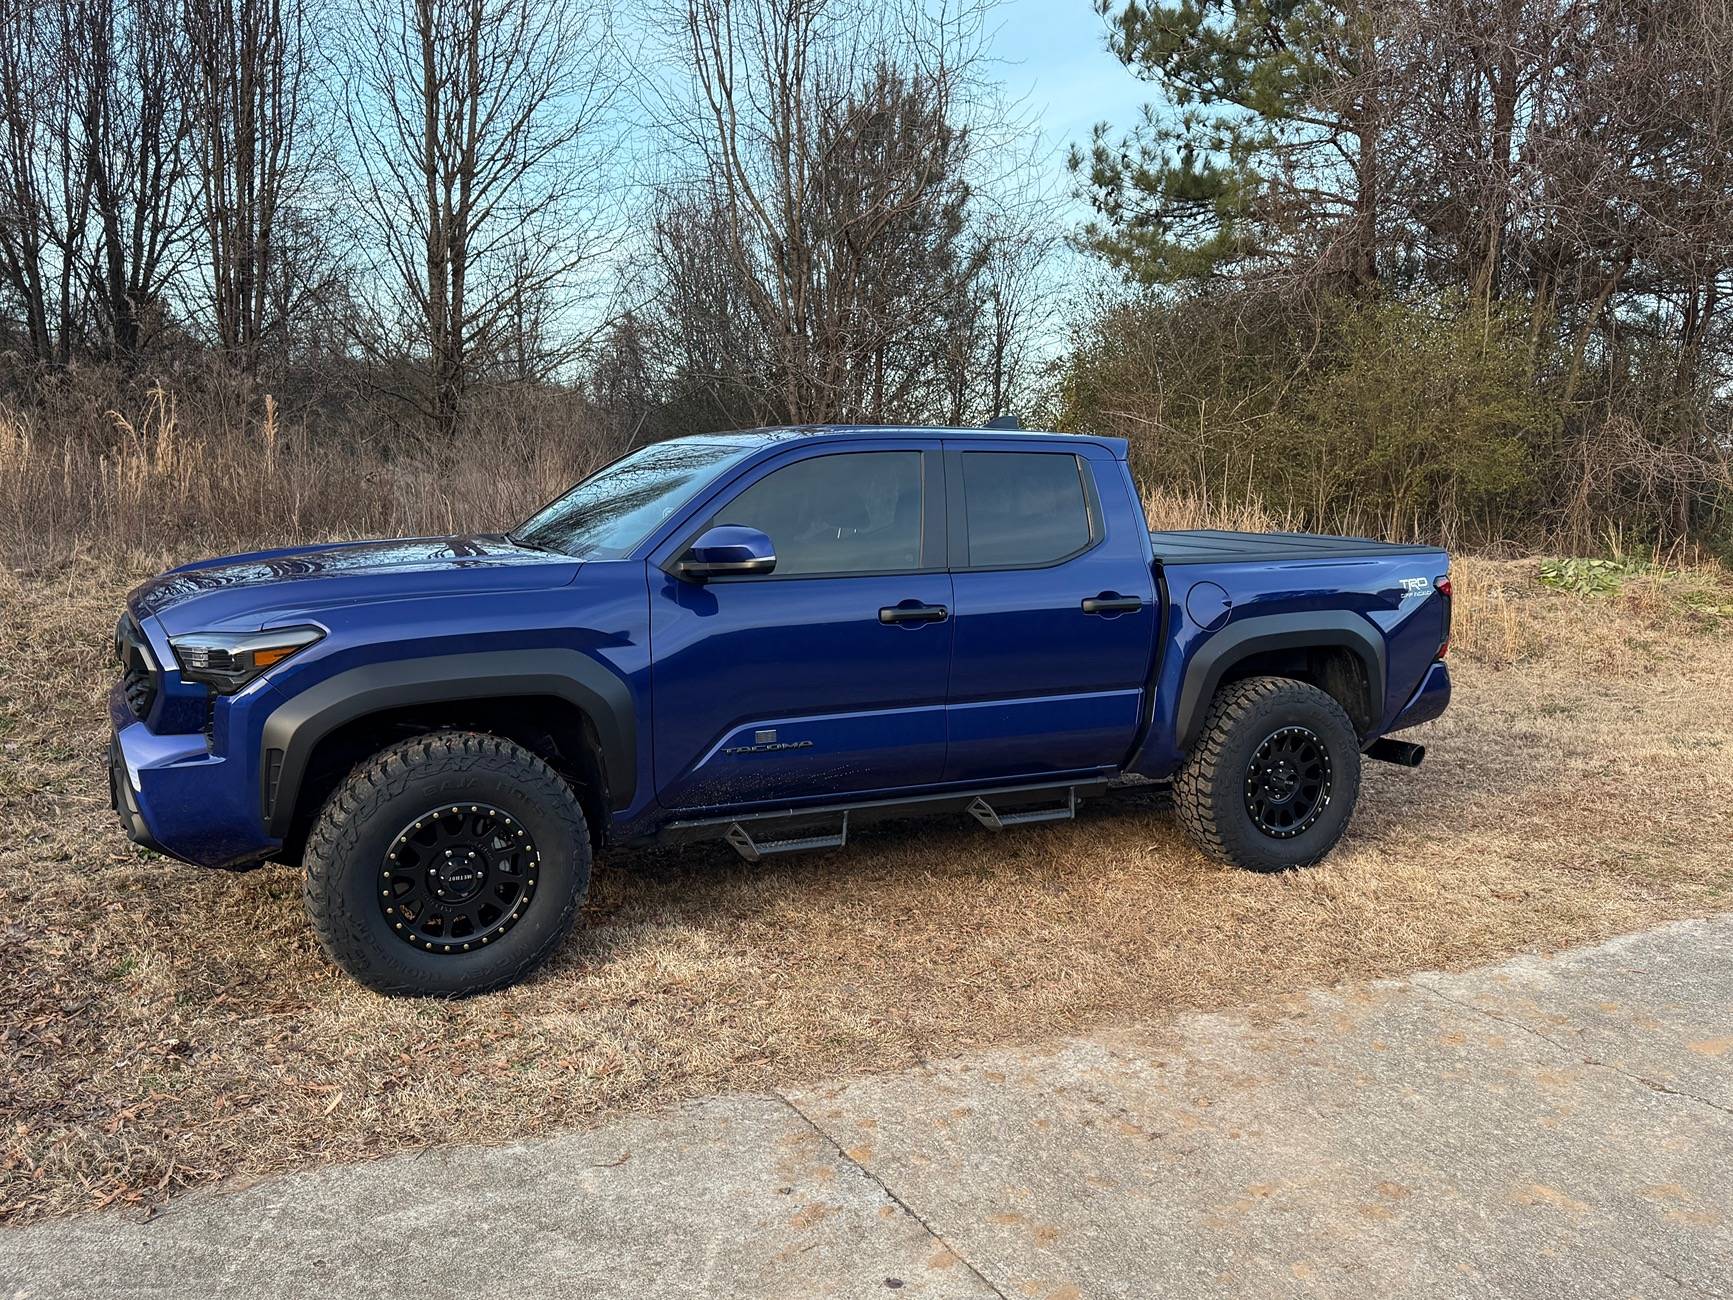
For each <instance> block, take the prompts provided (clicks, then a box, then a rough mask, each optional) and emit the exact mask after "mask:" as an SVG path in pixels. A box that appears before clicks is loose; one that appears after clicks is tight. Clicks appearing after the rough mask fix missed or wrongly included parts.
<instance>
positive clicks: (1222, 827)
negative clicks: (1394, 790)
mask: <svg viewBox="0 0 1733 1300" xmlns="http://www.w3.org/2000/svg"><path fill="white" fill-rule="evenodd" d="M1284 727H1304V728H1306V729H1307V730H1309V731H1311V732H1312V733H1314V734H1315V735H1316V737H1317V738H1318V739H1319V740H1321V741H1322V742H1323V746H1324V748H1325V750H1326V752H1327V753H1328V755H1329V760H1330V777H1331V782H1330V791H1329V797H1328V802H1327V803H1326V804H1325V805H1324V807H1323V808H1322V810H1321V811H1320V812H1319V813H1318V815H1317V819H1316V820H1315V821H1313V822H1312V823H1311V824H1310V825H1309V826H1307V827H1306V829H1305V830H1303V831H1301V832H1299V833H1298V834H1295V835H1294V836H1293V838H1291V839H1278V838H1276V837H1274V836H1272V835H1270V834H1267V833H1266V832H1265V831H1264V830H1263V829H1262V828H1260V827H1259V826H1258V824H1257V822H1256V820H1255V819H1254V817H1253V815H1252V812H1251V810H1250V808H1249V807H1248V806H1247V799H1246V782H1247V772H1248V768H1249V767H1250V765H1251V761H1252V757H1253V755H1254V754H1255V753H1256V752H1257V750H1258V748H1259V746H1260V745H1262V744H1263V742H1264V741H1265V740H1266V739H1268V738H1269V737H1271V736H1272V735H1273V734H1274V733H1276V732H1278V731H1279V730H1281V729H1282V728H1284ZM1359 794H1360V741H1359V737H1358V736H1357V735H1356V734H1355V731H1354V724H1353V723H1352V722H1350V721H1349V720H1348V715H1347V714H1346V713H1345V712H1344V711H1343V709H1342V706H1341V705H1340V704H1338V703H1337V702H1336V701H1335V700H1334V699H1333V698H1331V697H1330V696H1329V695H1326V694H1325V693H1324V692H1323V691H1321V690H1319V689H1318V688H1317V687H1316V686H1310V685H1307V684H1306V683H1305V682H1299V681H1295V680H1293V679H1292V678H1289V677H1248V678H1246V679H1244V680H1243V681H1237V682H1233V683H1231V684H1229V685H1227V686H1224V687H1222V689H1221V690H1220V691H1219V692H1217V694H1216V697H1215V699H1214V700H1213V701H1211V703H1210V709H1209V713H1208V714H1207V715H1205V717H1204V724H1203V730H1202V731H1201V732H1200V733H1199V735H1198V739H1197V743H1196V744H1194V745H1193V746H1192V749H1191V752H1190V753H1189V754H1188V755H1186V759H1185V762H1184V763H1183V764H1181V765H1180V769H1179V773H1178V775H1177V776H1176V777H1175V778H1174V782H1173V804H1174V811H1175V812H1176V813H1177V814H1178V816H1179V821H1180V824H1181V825H1182V826H1184V827H1185V829H1186V831H1187V832H1188V833H1189V834H1190V836H1191V838H1192V839H1193V840H1194V841H1195V842H1196V844H1197V846H1198V847H1199V848H1200V849H1202V850H1203V851H1204V852H1205V853H1206V854H1208V855H1209V856H1210V857H1212V858H1214V859H1216V860H1217V861H1218V862H1226V863H1230V864H1232V865H1235V866H1240V867H1245V868H1247V869H1249V870H1252V871H1283V870H1287V869H1288V868H1291V867H1309V866H1311V865H1312V864H1314V863H1315V862H1317V861H1319V860H1320V859H1321V858H1323V857H1324V855H1325V854H1327V853H1329V851H1330V850H1331V849H1333V848H1334V847H1335V846H1336V841H1337V840H1339V839H1341V838H1342V832H1343V831H1344V830H1346V829H1347V826H1348V819H1349V818H1350V817H1352V816H1353V814H1354V802H1355V800H1356V799H1357V798H1358V797H1359Z"/></svg>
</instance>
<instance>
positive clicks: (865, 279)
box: [669, 0, 979, 420]
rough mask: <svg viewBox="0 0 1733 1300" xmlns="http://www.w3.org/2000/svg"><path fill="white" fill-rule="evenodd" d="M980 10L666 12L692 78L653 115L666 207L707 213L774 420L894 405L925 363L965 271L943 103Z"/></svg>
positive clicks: (966, 144) (964, 192)
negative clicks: (666, 182)
mask: <svg viewBox="0 0 1733 1300" xmlns="http://www.w3.org/2000/svg"><path fill="white" fill-rule="evenodd" d="M978 18H979V15H978V14H976V13H974V12H971V11H963V12H961V13H958V12H950V13H946V12H944V11H943V9H942V8H940V9H938V10H935V9H934V8H933V7H931V6H923V5H919V4H911V5H908V6H904V7H902V8H900V9H891V10H886V9H885V8H884V7H882V6H871V5H866V4H860V3H853V2H852V0H687V3H686V4H685V5H684V7H683V8H682V10H681V11H679V13H678V14H676V15H675V20H676V21H677V22H678V23H679V24H680V27H681V30H682V32H683V35H684V39H685V48H684V49H683V51H682V53H683V55H684V56H685V58H686V60H687V62H688V63H689V66H690V69H691V85H690V92H691V93H690V96H689V98H687V99H686V100H684V101H681V102H680V103H678V104H676V105H675V106H674V107H673V109H672V111H671V112H670V114H669V116H670V118H671V120H672V121H673V123H674V129H675V130H676V131H677V132H679V140H680V143H681V145H682V146H683V150H684V153H685V155H686V156H687V157H688V158H690V159H691V160H692V161H693V162H694V163H695V174H694V175H693V176H692V177H691V178H690V179H689V180H688V181H687V182H686V184H685V185H684V186H683V187H682V189H681V190H680V193H679V197H678V201H677V203H676V204H675V205H674V206H675V208H676V210H684V211H691V210H692V209H693V208H694V207H699V208H704V209H708V210H709V211H710V212H712V213H714V218H713V219H712V220H709V221H708V222H707V224H709V225H710V226H711V228H713V229H714V231H715V233H716V235H717V236H718V240H719V244H718V247H717V248H716V251H715V256H716V257H717V258H718V259H719V260H720V261H721V262H722V263H723V264H724V265H725V266H726V268H727V272H728V278H729V280H730V282H731V284H732V285H733V286H734V287H735V289H736V290H737V292H738V294H739V296H740V297H741V299H742V300H743V302H744V303H745V305H746V306H747V307H748V308H749V310H750V312H751V314H752V317H753V319H754V321H755V323H756V325H757V327H758V332H759V335H760V337H761V338H762V339H763V341H764V347H765V351H766V353H767V354H768V359H769V363H770V370H771V374H770V375H769V376H768V378H769V379H770V381H771V382H772V383H773V384H774V385H775V388H776V393H775V398H776V400H775V402H774V405H775V406H776V407H777V408H779V409H780V411H781V413H782V417H783V418H786V419H791V420H825V419H846V418H859V417H862V416H870V417H871V418H878V419H884V418H898V417H899V416H901V415H902V414H903V413H905V412H909V411H911V410H912V408H913V406H914V405H915V404H916V401H917V396H918V394H919V393H920V391H921V389H922V385H923V384H924V383H925V382H926V381H927V380H928V378H929V376H930V375H931V369H932V364H933V360H934V358H933V356H932V350H931V348H930V347H928V346H926V343H930V341H931V337H932V336H931V330H932V329H933V328H934V326H935V323H936V322H937V321H938V320H939V319H940V317H941V316H942V315H943V314H944V311H943V309H944V307H945V305H946V295H947V294H948V293H951V292H954V291H955V289H956V285H957V276H958V275H961V276H962V277H963V279H965V280H968V279H972V278H973V276H974V275H975V274H977V273H978V270H979V253H978V250H977V249H975V248H974V246H973V245H972V241H971V240H970V239H969V237H968V235H967V220H966V212H967V206H968V202H969V197H970V185H969V182H968V180H967V169H968V164H969V160H970V154H971V150H972V149H973V147H974V142H973V139H972V136H971V132H970V129H969V127H968V126H967V125H966V124H965V123H964V122H963V121H962V120H961V117H962V114H961V112H960V109H961V107H962V105H963V102H964V100H965V98H966V96H967V94H968V92H969V90H970V88H971V85H972V77H973V76H974V68H975V59H976V58H977V57H978V47H977V46H976V44H975V42H976V40H977V39H978V34H979V25H978ZM670 246H674V245H672V244H671V245H670ZM971 262H973V265H970V263H971ZM917 336H919V337H921V338H922V339H923V340H925V343H922V344H919V345H917V343H916V338H917Z"/></svg>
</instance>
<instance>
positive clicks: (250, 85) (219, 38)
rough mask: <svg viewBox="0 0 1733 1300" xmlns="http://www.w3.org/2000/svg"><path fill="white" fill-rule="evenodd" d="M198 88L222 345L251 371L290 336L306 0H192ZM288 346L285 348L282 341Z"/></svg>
mask: <svg viewBox="0 0 1733 1300" xmlns="http://www.w3.org/2000/svg"><path fill="white" fill-rule="evenodd" d="M185 6H186V7H185V20H186V26H187V33H188V42H187V43H188V50H189V60H188V63H189V68H188V72H189V76H188V81H187V96H188V100H189V105H188V109H189V118H190V126H191V131H190V134H191V144H192V150H191V153H192V158H193V163H194V171H195V174H196V178H197V184H198V199H199V216H200V219H201V225H202V231H203V236H204V252H205V257H206V262H207V267H208V271H209V275H210V286H209V306H210V314H211V320H212V326H213V332H214V334H215V338H216V343H217V346H218V347H219V348H220V349H222V352H223V355H224V356H225V357H226V358H227V359H228V360H229V362H230V364H231V365H233V366H235V367H236V368H237V369H239V370H242V371H245V372H249V373H250V372H252V371H253V370H254V369H255V368H256V367H257V365H258V363H259V354H260V349H261V347H262V346H263V344H264V343H265V340H266V338H267V336H268V335H270V334H272V333H276V334H278V335H279V340H278V341H279V344H280V343H281V341H282V340H281V334H282V325H283V322H282V319H281V317H280V316H279V315H278V314H277V312H276V309H277V308H278V307H279V305H280V304H281V302H282V300H283V296H284V295H283V293H282V292H281V291H280V290H279V289H278V287H277V285H276V283H275V282H276V281H277V280H278V279H282V278H293V277H294V275H295V274H296V272H297V268H296V267H295V266H294V265H292V264H291V263H290V261H289V259H288V256H287V255H288V253H289V251H290V247H291V245H290V243H289V240H288V234H289V231H288V227H289V225H290V222H289V221H288V219H287V213H286V209H287V208H288V207H289V205H290V204H291V203H292V202H293V201H294V200H295V198H296V190H297V187H298V185H299V183H300V182H301V181H302V179H303V177H304V175H305V171H306V169H305V166H304V165H303V157H302V155H303V153H304V152H305V150H306V146H307V141H306V140H305V139H304V131H305V130H306V126H307V124H306V122H305V121H304V116H305V97H306V91H307V87H308V83H309V80H310V61H311V60H310V53H309V45H308V33H307V12H306V9H305V5H304V4H303V0H185ZM279 350H281V349H279Z"/></svg>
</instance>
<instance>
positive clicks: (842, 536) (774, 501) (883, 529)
mask: <svg viewBox="0 0 1733 1300" xmlns="http://www.w3.org/2000/svg"><path fill="white" fill-rule="evenodd" d="M711 522H712V523H717V524H744V525H746V526H747V527H749V528H756V529H758V530H759V531H760V532H761V533H764V534H765V535H766V536H767V537H769V538H770V544H771V545H772V546H773V547H775V549H776V576H778V577H783V578H786V577H796V576H800V575H818V574H827V573H833V574H834V573H883V572H887V571H896V570H901V569H918V568H919V567H920V564H921V453H920V452H918V451H867V452H843V453H839V454H837V455H834V456H813V457H810V458H809V459H807V460H798V461H795V463H794V464H792V465H785V466H783V467H782V468H781V469H779V470H774V471H772V472H771V473H769V474H767V475H765V477H763V478H761V479H760V480H759V481H758V482H756V483H754V484H753V485H752V486H751V487H749V488H747V489H746V491H744V492H742V493H741V494H740V495H739V496H737V497H735V498H734V500H733V501H731V502H730V503H729V504H728V505H726V506H724V507H723V508H722V509H721V510H719V511H717V512H716V516H715V518H714V519H713V520H712V521H711Z"/></svg>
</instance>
